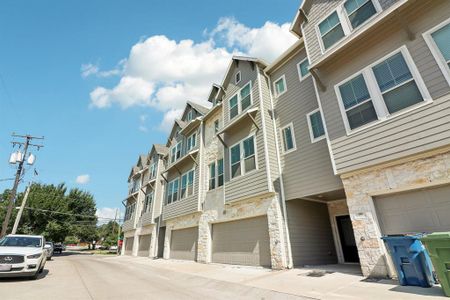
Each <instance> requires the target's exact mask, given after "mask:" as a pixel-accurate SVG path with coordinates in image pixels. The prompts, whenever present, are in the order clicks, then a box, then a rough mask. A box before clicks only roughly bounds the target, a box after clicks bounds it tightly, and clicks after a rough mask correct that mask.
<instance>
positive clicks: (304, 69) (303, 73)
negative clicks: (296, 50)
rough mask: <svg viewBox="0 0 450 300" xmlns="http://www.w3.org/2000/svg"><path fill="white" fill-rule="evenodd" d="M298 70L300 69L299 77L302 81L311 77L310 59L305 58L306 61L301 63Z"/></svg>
mask: <svg viewBox="0 0 450 300" xmlns="http://www.w3.org/2000/svg"><path fill="white" fill-rule="evenodd" d="M297 69H298V76H299V77H300V81H302V80H303V79H305V78H306V77H308V76H309V75H311V73H309V60H308V58H305V59H304V60H302V61H301V62H299V63H298V65H297Z"/></svg>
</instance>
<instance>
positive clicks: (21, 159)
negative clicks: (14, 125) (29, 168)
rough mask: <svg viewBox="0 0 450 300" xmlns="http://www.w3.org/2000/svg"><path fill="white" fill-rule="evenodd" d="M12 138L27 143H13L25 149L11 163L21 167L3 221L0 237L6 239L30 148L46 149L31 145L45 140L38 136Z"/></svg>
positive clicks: (14, 136)
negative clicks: (35, 141)
mask: <svg viewBox="0 0 450 300" xmlns="http://www.w3.org/2000/svg"><path fill="white" fill-rule="evenodd" d="M12 137H13V138H18V139H23V140H25V141H23V142H22V141H12V142H11V143H12V144H13V146H16V145H19V147H21V146H23V147H24V148H23V154H22V153H21V152H17V154H19V155H18V156H17V157H15V158H14V159H13V160H10V163H16V162H18V163H19V165H18V166H17V172H16V177H15V179H14V185H13V188H12V190H11V194H10V195H9V204H8V210H7V211H6V216H5V220H4V221H3V226H2V231H1V233H0V237H4V236H5V235H6V231H7V230H8V224H9V219H10V218H11V214H12V210H13V207H14V203H15V199H16V194H17V188H18V187H19V183H20V180H21V177H22V174H23V164H24V163H25V160H26V159H27V154H28V147H36V148H37V149H38V150H39V149H40V148H41V147H44V146H43V145H35V144H32V143H31V141H32V140H34V139H40V140H42V139H44V137H36V136H31V135H18V134H15V133H13V134H12ZM12 157H13V156H12ZM16 159H17V160H16Z"/></svg>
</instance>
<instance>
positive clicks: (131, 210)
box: [125, 202, 136, 221]
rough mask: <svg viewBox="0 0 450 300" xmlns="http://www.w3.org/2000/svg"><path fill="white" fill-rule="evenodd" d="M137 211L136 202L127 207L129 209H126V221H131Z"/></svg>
mask: <svg viewBox="0 0 450 300" xmlns="http://www.w3.org/2000/svg"><path fill="white" fill-rule="evenodd" d="M135 209H136V202H134V203H132V204H129V205H127V207H126V208H125V221H127V220H130V219H131V218H132V217H133V214H134V211H135Z"/></svg>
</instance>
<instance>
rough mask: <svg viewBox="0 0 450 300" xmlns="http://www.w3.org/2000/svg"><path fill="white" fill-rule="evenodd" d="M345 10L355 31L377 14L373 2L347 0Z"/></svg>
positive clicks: (370, 0) (367, 0)
mask: <svg viewBox="0 0 450 300" xmlns="http://www.w3.org/2000/svg"><path fill="white" fill-rule="evenodd" d="M344 8H345V12H346V13H347V17H348V20H349V22H350V25H351V27H352V28H353V29H355V28H357V27H358V26H360V25H361V24H363V23H364V22H366V21H367V20H368V19H369V18H370V17H372V16H373V15H375V14H376V13H377V10H376V8H375V5H374V4H373V2H372V0H347V1H345V3H344Z"/></svg>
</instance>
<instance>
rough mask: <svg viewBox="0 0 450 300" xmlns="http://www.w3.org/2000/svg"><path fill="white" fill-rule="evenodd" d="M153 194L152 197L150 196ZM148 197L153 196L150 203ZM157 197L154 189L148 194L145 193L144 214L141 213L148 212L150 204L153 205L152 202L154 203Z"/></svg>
mask: <svg viewBox="0 0 450 300" xmlns="http://www.w3.org/2000/svg"><path fill="white" fill-rule="evenodd" d="M150 196H151V197H150ZM148 198H151V201H150V204H149V203H148V201H147V200H148ZM154 199H155V192H154V191H153V190H151V191H150V192H149V193H148V194H147V195H145V198H144V207H143V210H142V214H141V215H143V214H145V213H146V212H148V210H149V207H150V205H151V203H153V200H154Z"/></svg>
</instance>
